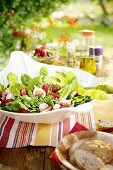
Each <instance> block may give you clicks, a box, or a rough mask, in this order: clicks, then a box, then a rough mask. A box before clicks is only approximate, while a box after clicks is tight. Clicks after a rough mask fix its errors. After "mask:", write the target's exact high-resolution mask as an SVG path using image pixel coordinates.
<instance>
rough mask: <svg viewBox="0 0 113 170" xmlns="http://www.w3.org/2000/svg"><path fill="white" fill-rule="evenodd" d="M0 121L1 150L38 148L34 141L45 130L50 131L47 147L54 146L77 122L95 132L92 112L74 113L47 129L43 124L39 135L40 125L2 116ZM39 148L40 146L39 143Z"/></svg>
mask: <svg viewBox="0 0 113 170" xmlns="http://www.w3.org/2000/svg"><path fill="white" fill-rule="evenodd" d="M0 120H1V129H0V147H3V148H6V147H8V148H18V147H24V146H27V145H30V144H31V145H35V146H39V144H38V143H37V142H36V141H35V139H36V138H37V139H38V138H39V139H40V138H42V136H43V135H44V134H45V128H46V130H47V131H48V132H49V131H50V133H48V134H50V137H49V138H50V140H48V146H56V144H57V143H58V142H59V141H60V140H61V139H62V137H64V136H66V135H68V134H69V132H70V130H71V129H72V128H73V126H74V125H75V124H76V123H77V122H79V123H80V124H81V125H82V126H85V127H86V128H87V129H89V130H95V123H94V115H93V113H92V112H87V113H75V115H72V116H70V117H69V118H67V119H65V120H64V121H61V122H58V123H56V124H51V125H50V126H51V127H50V126H49V127H50V128H49V129H48V126H47V127H46V124H44V129H43V126H41V127H42V129H41V131H42V133H41V134H40V133H38V127H39V125H40V124H35V123H25V122H19V121H17V120H14V119H11V118H8V117H6V116H4V118H3V116H2V119H0ZM70 128H71V129H70ZM43 145H44V144H43ZM46 145H47V144H46ZM40 146H42V145H41V143H40Z"/></svg>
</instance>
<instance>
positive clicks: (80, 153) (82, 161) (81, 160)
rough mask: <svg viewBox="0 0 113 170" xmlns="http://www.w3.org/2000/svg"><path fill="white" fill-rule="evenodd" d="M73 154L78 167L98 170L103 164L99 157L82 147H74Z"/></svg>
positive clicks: (84, 169)
mask: <svg viewBox="0 0 113 170" xmlns="http://www.w3.org/2000/svg"><path fill="white" fill-rule="evenodd" d="M73 156H74V157H75V161H76V164H77V165H78V167H79V168H81V169H83V170H99V169H100V168H101V167H103V166H104V165H105V164H104V162H103V161H102V160H101V159H100V158H98V157H97V156H96V155H94V154H92V153H90V152H88V151H86V150H84V149H76V150H75V151H74V153H73Z"/></svg>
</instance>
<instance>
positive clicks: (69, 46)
mask: <svg viewBox="0 0 113 170" xmlns="http://www.w3.org/2000/svg"><path fill="white" fill-rule="evenodd" d="M66 52H67V66H68V67H72V68H75V67H76V55H75V52H76V48H75V43H74V41H68V42H67V43H66Z"/></svg>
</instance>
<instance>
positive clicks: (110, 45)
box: [0, 0, 113, 70]
mask: <svg viewBox="0 0 113 170" xmlns="http://www.w3.org/2000/svg"><path fill="white" fill-rule="evenodd" d="M112 18H113V1H112V0H24V1H23V0H0V70H2V69H3V68H4V67H5V66H6V65H7V63H8V61H9V57H10V53H11V52H12V51H14V50H21V51H24V52H28V51H31V50H34V49H35V48H36V46H37V45H38V44H43V45H45V44H46V43H48V42H58V43H60V44H63V45H62V48H61V49H60V55H62V56H65V54H66V51H65V43H66V41H68V40H78V39H80V33H79V31H80V30H82V29H93V30H95V31H96V44H101V45H102V46H103V48H104V55H105V56H106V57H107V56H111V57H112V58H113V38H112V37H113V19H112ZM17 61H18V58H17Z"/></svg>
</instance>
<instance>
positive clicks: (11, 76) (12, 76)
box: [7, 72, 18, 86]
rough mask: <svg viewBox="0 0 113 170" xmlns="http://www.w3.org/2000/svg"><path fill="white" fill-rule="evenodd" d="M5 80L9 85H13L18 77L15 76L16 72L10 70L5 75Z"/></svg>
mask: <svg viewBox="0 0 113 170" xmlns="http://www.w3.org/2000/svg"><path fill="white" fill-rule="evenodd" d="M7 80H8V82H9V85H10V86H13V85H15V84H16V83H18V77H17V76H16V74H14V73H12V72H10V73H9V74H8V75H7Z"/></svg>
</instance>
